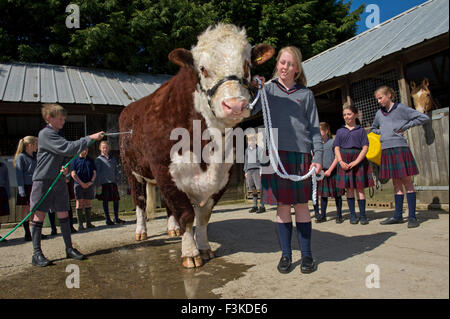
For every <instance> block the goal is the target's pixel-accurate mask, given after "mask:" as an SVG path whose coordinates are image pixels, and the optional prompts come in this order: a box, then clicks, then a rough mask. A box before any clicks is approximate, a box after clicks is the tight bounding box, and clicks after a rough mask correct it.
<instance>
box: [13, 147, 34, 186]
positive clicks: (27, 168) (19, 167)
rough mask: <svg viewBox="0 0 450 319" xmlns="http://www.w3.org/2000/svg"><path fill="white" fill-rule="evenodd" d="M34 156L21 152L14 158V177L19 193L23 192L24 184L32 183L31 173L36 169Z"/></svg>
mask: <svg viewBox="0 0 450 319" xmlns="http://www.w3.org/2000/svg"><path fill="white" fill-rule="evenodd" d="M36 164H37V161H36V156H30V155H28V154H27V153H25V152H22V153H20V154H19V156H17V160H16V179H17V186H18V188H19V194H25V185H32V184H33V173H34V170H35V169H36Z"/></svg>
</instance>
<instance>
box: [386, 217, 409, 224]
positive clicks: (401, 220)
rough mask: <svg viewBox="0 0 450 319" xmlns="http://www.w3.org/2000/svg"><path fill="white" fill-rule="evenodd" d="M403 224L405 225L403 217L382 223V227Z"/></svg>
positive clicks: (392, 218) (390, 218)
mask: <svg viewBox="0 0 450 319" xmlns="http://www.w3.org/2000/svg"><path fill="white" fill-rule="evenodd" d="M401 223H403V217H399V218H394V217H389V218H387V219H385V220H383V221H381V222H380V224H381V225H392V224H401Z"/></svg>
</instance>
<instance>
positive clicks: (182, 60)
mask: <svg viewBox="0 0 450 319" xmlns="http://www.w3.org/2000/svg"><path fill="white" fill-rule="evenodd" d="M169 60H170V61H172V62H173V63H175V64H176V65H178V66H180V67H193V66H194V58H193V57H192V53H191V51H189V50H186V49H182V48H178V49H174V50H172V51H171V52H170V53H169Z"/></svg>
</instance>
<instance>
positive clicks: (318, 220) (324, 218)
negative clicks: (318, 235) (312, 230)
mask: <svg viewBox="0 0 450 319" xmlns="http://www.w3.org/2000/svg"><path fill="white" fill-rule="evenodd" d="M326 221H327V217H326V216H319V217H317V218H316V223H324V222H326Z"/></svg>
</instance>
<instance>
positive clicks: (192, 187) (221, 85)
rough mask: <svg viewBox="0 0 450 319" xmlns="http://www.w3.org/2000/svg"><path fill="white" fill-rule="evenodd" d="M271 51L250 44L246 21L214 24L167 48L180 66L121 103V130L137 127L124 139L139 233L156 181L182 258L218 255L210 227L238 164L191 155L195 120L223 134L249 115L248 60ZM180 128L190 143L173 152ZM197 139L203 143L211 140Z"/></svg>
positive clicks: (193, 260) (194, 263) (139, 235)
mask: <svg viewBox="0 0 450 319" xmlns="http://www.w3.org/2000/svg"><path fill="white" fill-rule="evenodd" d="M273 54H274V49H273V48H272V47H271V46H269V45H266V44H260V45H257V46H255V47H253V48H252V47H251V46H250V44H249V43H248V40H247V37H246V32H245V30H244V29H239V28H237V27H236V26H234V25H227V24H218V25H217V26H214V27H209V28H208V29H207V30H206V31H205V32H204V33H202V34H201V35H200V36H199V37H198V42H197V44H196V45H195V46H194V47H193V48H192V49H191V50H190V51H189V50H186V49H175V50H173V51H172V52H170V54H169V59H170V61H172V62H173V63H175V64H177V65H178V66H180V67H181V68H180V70H179V72H178V73H177V74H176V75H175V76H174V77H172V78H171V79H170V80H169V81H168V82H166V83H164V84H163V85H161V87H160V88H159V89H158V90H156V91H155V92H154V93H153V94H151V95H149V96H147V97H144V98H142V99H140V100H138V101H136V102H133V103H131V104H130V105H128V106H127V107H126V108H125V109H124V110H123V111H122V113H121V115H120V118H119V127H120V131H121V132H128V131H130V130H132V134H124V135H121V137H120V140H119V144H120V153H121V157H122V162H123V167H124V170H125V173H126V175H127V178H128V182H129V184H130V188H131V194H132V197H133V200H134V204H135V205H136V224H137V225H136V235H135V238H136V240H142V239H146V238H147V226H146V221H147V218H146V217H147V215H152V214H153V205H154V204H153V200H154V188H155V186H158V188H159V191H160V193H161V196H162V199H163V201H164V203H165V204H166V209H167V215H168V216H169V220H168V229H169V231H173V230H176V229H177V228H179V229H180V234H181V235H182V244H181V250H182V264H183V266H184V267H187V268H193V267H200V266H202V264H203V260H208V259H210V258H213V257H214V253H213V252H212V251H211V247H210V245H209V242H208V237H207V229H206V228H207V224H208V222H209V219H210V216H211V211H212V208H213V207H214V205H215V204H216V203H217V202H218V200H219V199H220V197H221V196H222V194H223V193H224V191H225V188H226V184H227V183H228V180H229V174H230V169H231V167H232V165H233V164H232V163H231V164H230V163H212V162H210V161H205V159H204V158H201V159H198V158H197V160H198V161H190V162H189V161H188V162H187V161H186V158H191V159H192V158H193V157H195V156H194V155H193V152H192V151H193V145H194V143H195V142H196V141H194V140H193V139H194V134H193V130H194V124H195V122H196V123H200V126H201V130H202V131H203V130H205V129H206V128H216V129H219V130H220V131H221V132H222V134H223V132H224V130H225V129H226V128H232V127H234V126H235V125H236V124H238V123H239V122H240V121H242V119H243V118H245V117H248V116H249V111H248V109H247V106H248V103H249V100H250V94H249V90H248V84H249V82H250V77H251V75H250V68H251V66H252V65H258V64H262V63H264V62H265V61H267V60H268V59H270V58H271V57H272V56H273ZM179 128H182V129H185V130H186V131H187V132H189V135H190V141H191V143H190V148H189V149H188V150H187V151H183V150H182V151H181V152H171V150H172V148H173V146H174V145H175V143H177V140H176V139H173V136H171V135H172V134H173V132H174V130H175V129H179ZM197 142H199V141H197ZM200 142H201V145H202V147H204V146H205V144H206V141H200ZM182 152H184V153H182ZM194 153H195V152H194ZM191 155H192V156H191ZM197 157H198V156H197ZM149 217H151V216H149ZM194 219H196V221H197V223H196V227H195V234H194V227H193V224H194Z"/></svg>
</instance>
